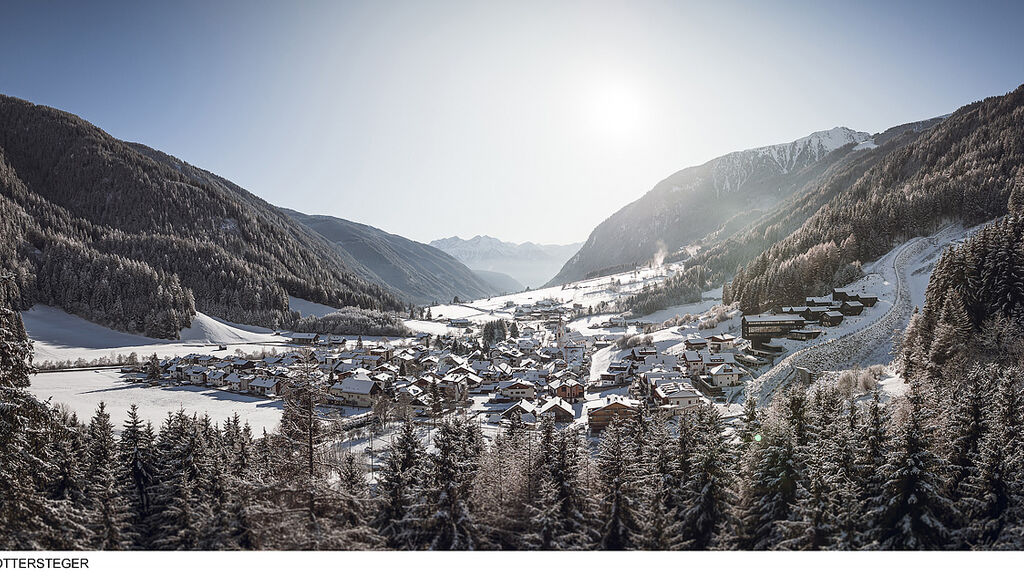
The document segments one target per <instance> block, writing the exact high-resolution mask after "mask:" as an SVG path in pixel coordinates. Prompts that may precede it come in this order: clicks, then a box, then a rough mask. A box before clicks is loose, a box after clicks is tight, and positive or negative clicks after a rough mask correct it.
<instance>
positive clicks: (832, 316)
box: [820, 310, 843, 326]
mask: <svg viewBox="0 0 1024 576" xmlns="http://www.w3.org/2000/svg"><path fill="white" fill-rule="evenodd" d="M820 322H821V325H822V326H838V325H840V324H842V323H843V313H842V312H837V311H835V310H831V311H829V312H825V313H824V314H822V315H821V320H820Z"/></svg>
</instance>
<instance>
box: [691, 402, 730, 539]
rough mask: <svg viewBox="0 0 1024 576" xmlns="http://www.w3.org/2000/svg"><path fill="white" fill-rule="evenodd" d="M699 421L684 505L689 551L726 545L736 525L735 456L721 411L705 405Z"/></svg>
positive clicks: (698, 418) (700, 410)
mask: <svg viewBox="0 0 1024 576" xmlns="http://www.w3.org/2000/svg"><path fill="white" fill-rule="evenodd" d="M695 422H696V424H695V429H696V432H697V433H696V434H695V437H696V438H695V442H694V444H693V451H692V456H690V457H689V458H687V461H688V462H689V464H688V465H689V467H690V468H691V470H690V472H689V474H688V475H687V478H688V480H687V485H686V489H685V495H686V500H685V501H683V502H681V506H680V509H681V510H682V513H681V522H682V525H683V533H682V540H683V542H682V545H683V547H685V548H686V549H688V550H709V549H711V548H714V547H720V546H722V545H723V544H724V542H723V540H724V539H725V537H726V535H727V530H728V527H729V526H730V525H732V524H733V522H734V518H733V513H732V506H733V501H734V498H735V496H734V493H733V489H732V483H733V477H734V474H733V468H732V454H731V453H730V448H729V445H728V444H727V443H726V440H725V438H724V436H723V433H724V430H723V426H722V420H721V417H720V416H719V414H718V410H717V409H715V408H714V407H713V406H701V407H700V408H698V409H697V411H696V417H695ZM680 434H681V435H682V431H681V432H680ZM680 444H682V442H681V441H680ZM680 452H682V450H680Z"/></svg>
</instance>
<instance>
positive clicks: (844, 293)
mask: <svg viewBox="0 0 1024 576" xmlns="http://www.w3.org/2000/svg"><path fill="white" fill-rule="evenodd" d="M832 299H833V300H835V301H836V302H846V301H847V300H849V299H850V292H849V291H848V290H845V289H843V288H836V289H834V290H832Z"/></svg>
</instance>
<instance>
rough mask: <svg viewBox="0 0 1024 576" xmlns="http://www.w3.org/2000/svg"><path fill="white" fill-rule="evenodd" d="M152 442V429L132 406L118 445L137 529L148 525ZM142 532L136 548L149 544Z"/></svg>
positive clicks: (123, 477) (120, 468)
mask: <svg viewBox="0 0 1024 576" xmlns="http://www.w3.org/2000/svg"><path fill="white" fill-rule="evenodd" d="M153 440H154V438H153V428H152V426H150V425H149V424H148V423H147V424H143V423H142V420H141V419H140V418H139V412H138V407H137V406H136V405H135V404H132V405H131V407H130V408H129V409H128V419H127V420H125V423H124V430H123V431H122V432H121V439H120V441H119V442H118V460H119V464H120V466H119V467H118V469H119V470H120V472H121V475H122V483H123V485H124V486H125V487H126V490H125V494H126V495H127V502H128V505H129V507H130V509H131V510H132V524H133V525H134V526H136V527H143V526H145V524H146V522H147V519H148V518H149V514H150V507H151V500H152V490H153V484H154V474H155V463H154V460H153V458H154V456H153ZM140 532H144V531H140V530H139V529H138V528H136V530H135V535H136V539H135V545H136V547H144V546H145V544H146V542H145V534H144V533H140Z"/></svg>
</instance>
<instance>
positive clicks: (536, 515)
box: [522, 469, 565, 550]
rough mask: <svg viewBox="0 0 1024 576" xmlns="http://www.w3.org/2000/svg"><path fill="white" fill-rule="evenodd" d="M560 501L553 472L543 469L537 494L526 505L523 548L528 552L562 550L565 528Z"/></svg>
mask: <svg viewBox="0 0 1024 576" xmlns="http://www.w3.org/2000/svg"><path fill="white" fill-rule="evenodd" d="M560 508H561V507H560V506H559V501H558V488H557V487H556V486H555V482H554V480H553V479H552V477H551V472H550V471H549V470H547V469H542V471H541V477H540V480H539V481H538V482H537V494H536V495H535V497H534V498H533V499H532V500H531V501H530V502H529V503H527V505H526V512H527V526H526V530H525V532H524V534H523V540H522V548H523V549H526V550H562V549H563V547H562V546H563V543H562V541H561V540H562V537H563V536H564V534H565V528H564V526H563V522H562V514H561V509H560Z"/></svg>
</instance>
